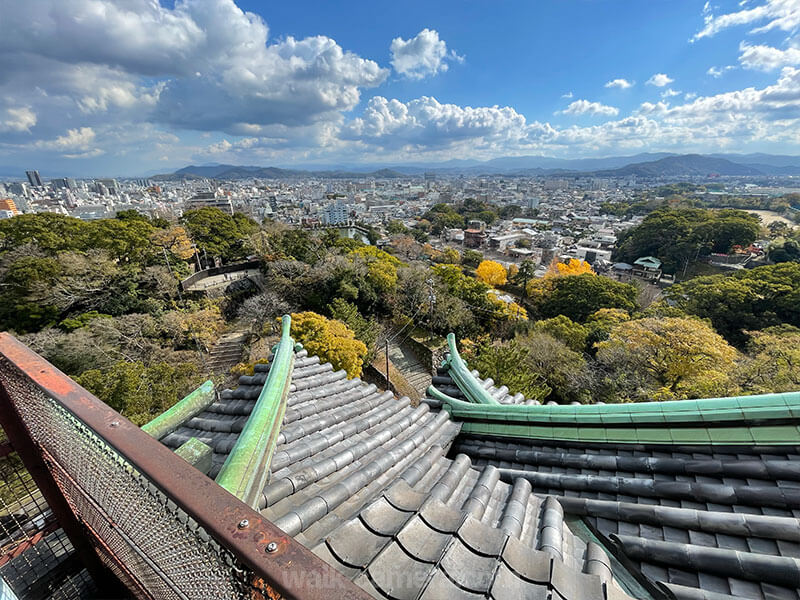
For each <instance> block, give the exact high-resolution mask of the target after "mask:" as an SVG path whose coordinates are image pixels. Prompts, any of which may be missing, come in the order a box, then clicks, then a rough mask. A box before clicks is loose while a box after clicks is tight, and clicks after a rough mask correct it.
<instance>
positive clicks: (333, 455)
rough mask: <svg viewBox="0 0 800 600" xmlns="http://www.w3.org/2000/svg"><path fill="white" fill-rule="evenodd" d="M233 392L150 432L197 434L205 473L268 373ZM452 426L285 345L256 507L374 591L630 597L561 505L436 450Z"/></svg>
mask: <svg viewBox="0 0 800 600" xmlns="http://www.w3.org/2000/svg"><path fill="white" fill-rule="evenodd" d="M268 370H269V367H268V366H266V365H257V366H256V373H255V374H254V375H253V376H252V377H248V376H243V377H241V378H240V379H239V386H238V387H237V388H236V389H234V390H225V391H224V392H222V393H221V395H220V398H219V400H218V401H217V402H215V403H213V404H211V405H210V406H209V407H208V409H207V410H206V411H204V412H202V413H200V414H198V415H197V416H196V417H193V418H192V419H189V420H188V421H187V422H186V423H184V424H183V426H181V427H179V428H178V429H177V430H175V431H174V432H173V433H170V434H168V435H167V436H165V437H164V438H163V439H162V440H161V441H162V442H163V443H165V444H166V445H167V446H169V447H171V448H178V447H179V446H180V445H181V444H183V443H184V442H186V441H187V440H188V439H189V438H191V437H196V438H198V439H199V440H201V441H203V442H204V443H206V444H208V445H209V446H211V447H212V448H213V450H214V456H213V467H212V470H211V472H210V473H209V475H210V476H211V477H215V476H216V474H217V473H218V472H219V470H220V468H221V467H222V464H223V463H224V461H225V458H226V456H227V455H228V453H229V452H230V451H231V448H233V446H234V444H235V442H236V439H237V437H238V435H239V433H240V432H241V430H242V428H243V427H244V424H245V422H246V421H247V418H248V416H249V414H250V411H251V410H252V408H253V405H254V404H255V401H256V399H257V398H258V395H259V393H260V391H261V388H262V386H263V384H264V381H265V380H266V376H267V372H268ZM458 432H459V425H458V424H456V423H454V422H453V421H451V420H450V418H449V416H448V414H447V413H446V412H444V411H442V412H437V411H432V410H431V409H430V407H429V406H428V405H426V404H423V405H420V406H418V407H412V406H411V405H410V401H409V400H408V399H407V398H401V399H396V398H395V397H394V396H393V395H392V394H391V393H390V392H382V391H380V390H379V389H377V388H376V387H375V386H374V385H371V384H366V383H364V382H362V381H360V380H359V379H351V380H348V379H346V376H345V373H344V371H334V370H333V368H332V367H331V365H330V364H328V363H320V361H319V359H318V358H317V357H309V356H308V355H307V353H306V351H305V350H300V351H298V352H296V354H295V364H294V370H293V373H292V379H291V386H290V392H289V397H288V400H287V408H286V414H285V417H284V420H283V426H282V429H281V432H280V434H279V438H278V445H277V448H276V450H275V452H274V454H273V457H272V462H271V477H270V480H269V482H268V484H267V486H266V487H265V489H264V495H263V498H262V500H261V503H260V507H261V509H262V513H263V514H264V515H265V516H266V517H268V518H269V519H270V520H271V521H273V522H274V523H275V524H276V525H277V526H279V527H280V528H282V529H283V530H284V531H286V532H287V533H289V534H290V535H293V536H294V537H295V538H296V539H297V540H299V541H301V542H302V543H303V544H305V545H306V546H308V547H310V548H312V549H313V550H314V552H316V553H317V554H318V555H319V556H320V557H322V558H323V559H325V560H326V561H328V562H329V563H331V564H332V565H334V566H335V567H337V568H338V569H339V570H340V571H342V572H343V573H345V574H346V575H347V576H349V577H351V578H352V579H353V580H354V581H355V582H357V583H358V584H359V585H360V586H362V587H363V588H364V589H366V590H367V591H369V592H370V593H371V594H372V595H374V596H375V597H376V598H396V599H400V598H436V599H439V598H442V599H444V598H447V599H450V598H496V599H501V598H502V599H506V598H531V599H539V598H541V599H543V600H545V599H546V600H550V599H552V600H558V599H564V600H598V599H604V598H613V599H616V598H620V599H621V598H629V596H628V595H627V594H626V593H625V592H623V591H622V589H621V588H620V586H619V584H618V583H617V581H616V580H615V579H614V578H613V576H612V564H611V562H610V561H609V558H608V556H607V555H606V553H605V552H604V551H603V549H602V548H601V547H600V546H598V545H597V544H594V543H593V542H589V543H588V544H587V543H586V542H584V541H583V540H582V539H580V538H579V537H577V536H575V535H573V534H572V532H571V530H570V529H569V527H568V526H567V524H566V523H565V522H564V518H563V510H562V508H561V505H560V504H559V503H558V502H556V501H555V500H552V499H550V500H547V499H543V498H541V497H539V496H537V495H535V494H532V493H531V485H530V483H529V482H528V481H527V479H525V478H524V477H522V478H517V479H514V478H511V479H509V480H508V482H507V483H506V482H504V481H501V478H500V475H501V473H500V471H499V469H497V468H496V467H494V466H486V467H482V468H479V469H476V468H474V467H473V466H472V462H471V460H470V458H469V457H467V456H466V455H463V454H459V455H456V456H454V457H453V459H450V458H447V452H448V450H449V449H450V447H451V445H452V443H453V441H454V439H455V438H456V436H457V435H458Z"/></svg>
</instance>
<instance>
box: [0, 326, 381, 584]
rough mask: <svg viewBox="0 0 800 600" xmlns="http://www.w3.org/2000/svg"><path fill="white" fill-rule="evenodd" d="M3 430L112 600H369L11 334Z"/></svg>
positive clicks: (0, 388)
mask: <svg viewBox="0 0 800 600" xmlns="http://www.w3.org/2000/svg"><path fill="white" fill-rule="evenodd" d="M0 424H2V427H3V430H4V431H5V433H6V434H7V436H8V444H9V448H12V449H13V451H15V452H17V453H18V454H19V457H20V458H21V460H22V463H24V466H25V468H26V469H27V471H28V472H30V475H31V476H32V479H33V481H34V482H35V484H36V486H37V487H38V489H39V490H41V495H42V496H43V498H44V500H45V501H46V503H47V505H48V506H49V509H50V510H51V511H52V515H53V517H54V518H55V520H56V521H57V523H58V526H59V527H60V528H62V529H63V531H64V533H65V537H66V538H68V542H69V544H70V545H71V546H72V547H74V549H75V553H76V555H77V556H78V557H79V558H80V560H81V561H82V562H83V563H84V565H85V566H86V568H87V572H88V573H89V574H90V575H91V578H92V581H93V583H94V585H96V586H97V588H98V589H99V591H100V595H101V596H103V597H123V596H124V597H128V596H130V595H131V594H132V595H133V596H135V597H137V598H152V599H159V600H160V599H162V598H164V599H170V598H175V599H180V600H189V599H192V600H193V599H197V600H208V599H210V598H215V599H218V598H237V599H238V598H242V599H244V598H247V599H256V600H257V599H259V598H298V599H300V598H302V599H309V600H312V599H320V600H322V599H329V598H341V599H347V598H352V599H356V598H369V596H368V595H367V594H366V593H365V592H363V591H362V590H361V589H360V588H358V587H356V586H355V585H354V584H353V583H352V582H351V581H350V580H349V579H347V578H345V577H344V576H343V575H341V574H340V573H339V572H338V571H336V570H335V569H334V568H333V567H331V566H330V565H328V564H327V563H326V562H324V561H322V560H321V559H319V558H318V557H317V556H315V555H314V554H313V553H311V552H310V551H309V550H308V549H306V548H305V547H304V546H302V545H301V544H300V543H299V542H296V541H295V540H294V539H293V538H292V537H290V536H288V535H286V534H285V533H284V532H282V531H281V530H280V529H278V528H277V527H275V526H274V525H273V524H272V523H271V522H269V521H268V520H267V519H265V518H264V517H263V516H262V515H261V514H260V513H258V512H256V511H254V510H253V509H252V508H250V507H249V506H247V505H246V504H244V503H243V502H241V501H240V500H238V499H237V498H236V497H235V496H233V495H231V494H230V493H229V492H227V491H226V490H225V489H223V488H222V487H221V486H220V485H218V484H217V483H215V482H214V481H213V480H212V479H210V478H208V477H206V476H205V475H203V474H202V473H201V472H200V471H198V470H196V469H195V468H194V467H192V466H191V465H190V464H189V463H187V462H186V461H185V460H183V459H182V458H180V457H179V456H177V455H176V454H174V453H173V452H172V451H170V450H169V449H168V448H166V447H165V446H163V445H162V444H160V443H159V442H157V441H156V440H155V439H153V437H151V436H150V435H148V434H147V433H146V432H144V431H142V430H141V429H140V428H139V427H137V426H136V425H134V424H133V423H131V422H130V421H128V420H127V419H125V418H124V417H122V416H121V415H120V414H119V413H117V412H116V411H114V410H113V409H111V408H109V407H108V406H106V405H105V404H104V403H103V402H101V401H100V400H98V399H97V398H95V397H94V396H92V395H91V394H90V393H89V392H87V391H86V390H84V389H83V388H81V387H80V386H79V385H77V384H76V383H75V382H74V381H72V380H71V379H70V378H69V377H67V376H66V375H64V374H63V373H61V372H60V371H58V370H57V369H56V368H55V367H53V366H52V365H51V364H49V363H48V362H47V361H45V360H44V359H43V358H41V357H40V356H38V355H36V354H35V353H34V352H32V351H31V350H29V349H28V348H27V347H25V346H24V345H23V344H21V343H20V342H18V341H17V340H15V339H14V338H13V337H12V336H10V335H9V334H6V333H2V334H0ZM120 583H121V584H122V586H124V588H126V590H127V591H126V590H123V589H121V586H120V585H119V584H120Z"/></svg>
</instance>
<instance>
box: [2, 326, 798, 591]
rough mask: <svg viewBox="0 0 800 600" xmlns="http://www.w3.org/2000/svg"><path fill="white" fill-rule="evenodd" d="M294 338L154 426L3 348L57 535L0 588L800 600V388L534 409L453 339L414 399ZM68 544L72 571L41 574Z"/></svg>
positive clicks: (9, 423)
mask: <svg viewBox="0 0 800 600" xmlns="http://www.w3.org/2000/svg"><path fill="white" fill-rule="evenodd" d="M289 325H290V322H289V317H284V321H283V329H282V336H281V340H280V342H279V343H278V344H277V345H276V347H275V348H274V350H273V354H272V356H271V357H270V361H269V364H264V365H261V364H257V365H255V370H254V373H253V374H252V375H244V376H241V377H240V378H239V380H238V385H237V386H236V387H234V388H233V389H226V390H224V391H221V392H219V393H218V392H216V391H215V390H214V387H213V385H212V384H211V382H207V383H206V384H204V385H203V386H201V387H200V388H198V389H197V390H196V391H195V392H193V393H192V394H191V395H189V396H187V397H186V398H185V399H184V400H182V401H181V402H179V403H178V404H177V405H175V406H174V407H173V408H171V409H170V410H168V411H167V412H166V413H164V414H163V415H161V416H160V417H158V418H156V419H155V420H154V421H152V422H151V423H149V424H147V425H146V426H144V427H142V428H138V427H136V426H135V425H133V424H131V423H129V422H128V421H127V420H126V419H124V417H121V416H120V415H118V414H117V413H115V412H114V411H113V410H112V409H110V408H108V407H107V406H105V405H103V404H102V403H101V402H100V401H99V400H97V399H96V398H93V397H92V396H91V395H90V394H89V393H88V392H86V391H85V390H82V389H81V388H80V387H78V386H77V385H76V384H75V383H74V382H72V381H71V380H69V379H68V378H67V377H65V376H64V375H63V374H61V373H60V372H58V371H57V370H56V369H54V368H53V367H52V366H50V365H49V364H48V363H46V362H45V361H44V360H43V359H41V358H40V357H38V356H36V355H35V354H33V353H32V352H31V351H30V350H28V349H27V348H25V347H24V346H22V345H21V344H20V343H19V342H17V341H16V340H14V339H13V338H12V337H11V336H9V335H7V334H1V335H0V387H1V389H0V391H2V394H1V395H0V402H2V403H3V406H2V408H0V415H1V417H0V420H1V421H2V425H3V428H4V430H5V431H6V434H7V437H8V443H7V447H8V448H7V449H8V452H9V453H11V452H15V453H18V454H19V456H20V458H21V459H22V462H24V463H25V466H26V467H27V468H28V470H29V471H30V472H31V474H32V475H33V476H34V480H35V483H36V484H37V486H38V489H39V490H41V494H40V495H39V496H40V497H41V498H42V499H43V501H46V503H47V505H48V507H49V508H47V509H45V510H41V507H40V510H41V512H40V514H44V515H45V517H44V522H45V523H50V525H48V526H49V527H50V528H51V529H50V531H49V533H46V534H44V535H42V536H40V537H39V538H38V539H37V540H34V537H35V536H36V535H37V533H34V532H33V530H34V528H33V527H26V526H25V525H20V527H19V530H20V531H22V532H23V533H24V534H25V536H27V538H26V539H28V543H27V545H25V544H23V545H19V544H18V545H17V547H18V548H22V550H21V551H17V553H16V554H15V555H14V557H13V558H12V559H10V560H8V561H5V562H2V561H1V560H0V574H2V575H3V577H4V579H5V582H6V583H5V584H4V585H5V586H6V589H7V590H8V593H9V594H11V593H13V594H15V595H16V596H17V597H18V598H28V597H30V598H33V597H67V598H73V597H74V598H84V597H86V598H91V597H99V596H102V597H120V598H122V597H141V598H191V599H194V598H197V599H206V598H353V599H355V598H370V597H371V598H379V599H383V598H392V599H397V600H399V599H456V598H464V599H480V598H484V599H486V598H494V599H498V600H499V599H528V598H529V599H536V600H539V599H541V600H612V599H613V600H617V599H619V600H622V599H626V598H637V599H673V600H675V599H677V600H699V599H707V600H732V599H733V598H749V599H753V600H765V599H777V598H800V520H798V517H800V468H798V464H800V463H798V459H800V456H799V451H798V447H799V446H800V393H793V394H770V395H763V396H747V397H737V398H719V399H703V400H688V401H676V402H651V403H641V404H614V405H611V404H609V405H554V404H546V405H541V404H539V403H538V402H536V401H532V400H529V399H526V398H525V397H524V396H523V395H521V394H518V393H514V390H508V389H506V388H505V387H504V386H501V387H499V388H498V387H496V386H495V385H494V382H493V381H492V380H491V379H483V378H482V377H481V376H480V373H477V372H475V371H471V370H470V369H469V368H468V367H467V365H466V364H465V362H464V361H463V360H462V359H461V357H460V356H459V353H458V350H457V348H456V344H455V338H454V336H452V334H451V335H450V336H449V337H448V345H449V348H448V350H449V352H448V354H447V356H446V359H445V361H444V364H443V365H442V366H441V367H440V368H439V369H438V372H437V374H436V376H434V378H433V385H432V386H431V388H429V390H428V394H427V396H426V398H424V399H423V401H422V402H421V403H419V405H417V406H413V405H412V403H411V401H410V400H409V399H408V398H397V397H395V396H394V395H393V394H392V393H391V392H387V391H383V390H381V389H379V388H377V387H376V386H375V385H373V384H368V383H366V382H363V381H361V380H360V379H358V378H353V379H348V378H347V376H346V373H345V372H344V371H337V370H335V369H334V368H333V367H332V366H331V365H330V364H329V363H325V362H322V361H321V360H320V359H319V357H317V356H311V355H309V354H308V352H307V351H306V350H305V349H303V347H302V346H301V345H299V344H296V343H295V341H294V340H293V339H292V338H291V337H290V335H289V331H290V330H289ZM36 494H39V492H36ZM36 494H34V495H36ZM37 497H38V496H37ZM4 502H6V501H4ZM40 504H41V503H40ZM35 510H36V509H35V508H32V509H31V511H33V512H35ZM20 512H23V513H24V510H20V511H17V513H14V512H13V511H12V513H11V514H18V513H20ZM18 520H22V517H19V519H18ZM4 529H5V531H3V533H7V532H10V531H11V529H12V528H11V527H8V526H4ZM56 534H57V535H61V536H62V537H63V538H64V540H65V547H66V548H67V549H66V550H65V554H66V555H70V556H75V557H77V558H75V559H74V560H73V561H72V562H73V563H74V564H73V565H72V570H71V571H70V570H69V569H63V571H64V577H63V578H62V579H61V580H58V581H54V582H47V583H42V582H41V581H39V580H38V579H37V577H35V576H33V575H31V576H30V577H29V578H28V579H26V578H25V574H26V573H28V574H30V573H34V574H38V575H39V576H42V573H41V568H40V569H39V571H37V569H36V568H35V567H30V566H29V565H28V564H27V563H25V562H23V561H22V560H21V559H23V558H24V557H26V555H27V556H28V562H29V563H30V562H31V557H37V560H38V557H40V556H42V555H43V552H42V546H41V544H42V543H44V542H47V543H48V544H51V545H52V543H51V542H49V541H48V540H50V539H51V538H52V536H53V535H56ZM19 535H21V534H19ZM12 537H13V534H12ZM31 540H33V541H31ZM23 546H24V547H23ZM37 548H39V550H38V551H37ZM47 548H50V546H47ZM34 552H38V554H33V553H34ZM48 556H49V555H48ZM42 560H43V561H45V563H46V562H47V560H48V559H47V558H46V557H45V558H42ZM66 560H70V559H69V558H63V559H61V560H60V561H58V560H56V559H55V558H53V559H51V562H52V563H53V564H61V563H63V562H64V561H66ZM12 566H13V567H14V569H12V568H11V567H12ZM26 568H27V571H26ZM69 578H72V579H71V580H72V581H78V582H80V583H81V586H77V585H74V586H73V588H74V589H75V590H76V591H75V592H74V593H73V592H72V591H70V592H69V593H68V594H63V595H58V596H56V595H54V594H55V591H58V590H61V589H63V588H64V585H65V583H64V582H65V581H70V579H69ZM42 590H46V591H48V593H47V594H42ZM37 593H38V594H40V595H38V596H34V595H32V594H37ZM59 593H61V592H59ZM70 594H71V595H70Z"/></svg>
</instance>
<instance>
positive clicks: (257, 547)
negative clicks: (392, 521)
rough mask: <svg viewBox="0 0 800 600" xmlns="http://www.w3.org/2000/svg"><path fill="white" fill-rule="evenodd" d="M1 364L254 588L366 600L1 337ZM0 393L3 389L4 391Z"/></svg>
mask: <svg viewBox="0 0 800 600" xmlns="http://www.w3.org/2000/svg"><path fill="white" fill-rule="evenodd" d="M0 357H2V358H3V359H4V360H5V364H1V365H0V368H2V369H3V370H6V369H8V370H9V371H11V370H13V371H15V372H18V373H19V374H20V375H21V376H23V377H24V378H25V380H26V381H27V382H28V383H29V384H30V385H31V386H32V387H34V388H36V389H37V390H39V391H41V392H42V393H43V394H44V395H45V396H46V397H47V398H49V399H50V400H51V401H52V402H54V403H56V404H57V405H58V406H59V407H61V408H62V409H63V410H65V411H67V412H68V413H69V414H71V415H72V416H73V417H74V418H75V419H77V420H78V421H79V422H81V423H83V424H84V425H85V426H86V427H87V428H89V429H90V430H91V431H92V432H94V434H95V435H97V436H98V437H99V438H100V439H102V440H103V442H104V443H105V444H107V445H108V446H109V447H110V448H113V449H114V450H115V451H116V452H117V453H118V454H119V455H120V456H121V457H124V459H125V461H126V462H127V463H129V464H130V465H131V466H132V467H133V468H134V469H135V470H136V472H137V473H139V474H140V475H141V476H142V477H144V478H146V480H147V481H148V482H149V484H150V485H151V486H153V489H157V490H160V491H161V492H162V493H163V494H165V495H166V496H167V497H168V498H170V499H171V501H173V502H174V503H175V504H176V505H177V507H178V508H179V509H180V510H182V511H183V512H184V513H185V514H186V515H188V516H189V517H191V518H192V519H193V520H194V521H195V522H196V523H197V524H198V525H199V526H200V527H201V528H202V529H203V530H204V531H205V532H206V534H207V535H208V536H209V537H210V538H211V540H213V542H215V543H216V544H219V546H221V547H222V548H224V549H226V550H227V551H229V552H231V553H232V554H233V555H234V556H235V557H236V558H237V559H238V561H240V562H241V564H242V565H244V566H246V567H247V568H249V569H252V571H253V573H254V576H253V577H254V580H253V585H254V586H255V585H257V584H258V585H263V586H265V587H266V588H267V589H268V590H269V591H270V592H271V593H275V594H276V595H277V594H280V596H281V597H285V598H287V599H290V598H298V599H299V598H302V599H303V600H327V599H329V598H342V599H353V600H355V599H359V600H366V599H367V598H369V595H368V594H367V593H366V592H364V591H363V590H361V589H360V588H358V587H357V586H356V585H355V584H353V583H352V582H351V581H350V580H349V579H347V578H346V577H344V576H343V575H342V574H341V573H339V572H338V571H337V570H336V569H335V568H334V567H332V566H331V565H329V564H328V563H326V562H325V561H323V560H322V559H320V558H318V557H317V556H316V555H314V554H313V553H312V552H311V551H310V550H308V549H307V548H305V547H304V546H303V545H302V544H300V543H299V542H297V541H295V540H294V539H293V538H292V537H290V536H288V535H286V534H285V533H284V532H283V531H281V530H280V529H279V528H278V527H276V526H275V525H273V524H272V523H271V522H270V521H269V520H268V519H266V518H265V517H264V516H263V515H261V514H260V513H258V512H257V511H255V510H253V509H252V508H250V507H249V506H247V505H246V504H244V503H243V502H241V501H240V500H239V499H238V498H236V497H235V496H233V495H231V494H230V493H228V492H227V491H226V490H224V489H223V488H221V487H220V486H219V485H217V484H216V483H215V482H214V481H213V480H212V479H210V478H208V477H207V476H205V475H203V474H202V473H201V472H200V471H198V470H197V469H194V468H192V467H191V466H189V465H188V464H187V463H186V461H185V460H183V459H182V458H180V457H179V456H177V455H175V454H174V453H173V452H172V451H171V450H170V449H169V448H167V447H166V446H164V445H163V444H161V443H159V442H157V441H156V440H154V439H153V438H152V437H151V436H150V435H148V434H147V433H145V432H144V431H142V430H141V429H140V428H139V427H137V426H136V425H134V424H133V423H131V422H130V421H129V420H128V419H126V418H125V417H123V416H122V415H120V414H119V413H118V412H117V411H115V410H113V409H112V408H110V407H109V406H107V405H106V404H104V403H103V402H101V401H100V400H98V399H97V398H96V397H94V396H93V395H92V394H91V393H89V392H88V391H86V390H85V389H84V388H82V387H81V386H79V385H78V384H77V383H75V382H74V381H73V380H72V379H70V378H69V377H67V376H66V375H64V374H63V373H62V372H61V371H59V370H58V369H56V368H55V367H54V366H53V365H51V364H50V363H48V362H47V361H46V360H44V359H43V358H42V357H41V356H39V355H37V354H36V353H34V352H33V351H31V350H30V349H29V348H27V347H26V346H25V345H23V344H22V343H21V342H19V341H18V340H16V339H15V338H14V337H13V336H11V335H10V334H8V333H0ZM2 387H3V389H6V387H5V385H3V386H2ZM7 392H8V394H9V395H12V396H14V395H16V396H15V397H16V398H17V399H16V400H15V401H14V402H12V403H11V407H10V409H11V410H14V408H13V405H14V404H15V403H16V402H19V401H22V402H24V397H21V396H20V394H19V393H18V392H17V391H15V390H12V389H7ZM43 442H46V440H44V441H43ZM79 451H80V449H76V452H79Z"/></svg>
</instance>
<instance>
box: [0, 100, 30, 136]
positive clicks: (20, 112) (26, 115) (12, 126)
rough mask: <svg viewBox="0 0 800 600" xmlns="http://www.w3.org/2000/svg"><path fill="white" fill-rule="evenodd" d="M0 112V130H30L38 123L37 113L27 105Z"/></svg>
mask: <svg viewBox="0 0 800 600" xmlns="http://www.w3.org/2000/svg"><path fill="white" fill-rule="evenodd" d="M4 112H5V115H3V113H2V112H0V131H30V130H31V127H33V126H34V125H36V113H35V112H33V111H32V110H31V109H30V108H28V107H26V106H21V107H17V108H7V109H5V111H4Z"/></svg>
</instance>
